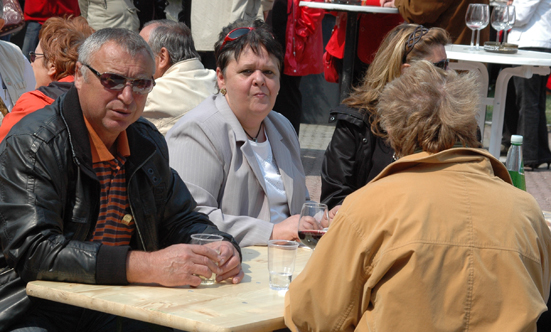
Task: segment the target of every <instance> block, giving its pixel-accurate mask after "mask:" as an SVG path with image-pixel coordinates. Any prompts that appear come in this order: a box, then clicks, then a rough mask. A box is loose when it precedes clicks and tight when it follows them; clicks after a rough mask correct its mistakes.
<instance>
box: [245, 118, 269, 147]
mask: <svg viewBox="0 0 551 332" xmlns="http://www.w3.org/2000/svg"><path fill="white" fill-rule="evenodd" d="M263 124H264V122H261V123H260V128H258V133H256V136H255V137H252V136H251V135H249V133H248V132H247V131H246V130H245V129H243V130H244V131H245V134H247V136H249V139H250V140H251V141H253V142H255V143H256V142H257V141H258V135H260V131H261V130H262V125H263Z"/></svg>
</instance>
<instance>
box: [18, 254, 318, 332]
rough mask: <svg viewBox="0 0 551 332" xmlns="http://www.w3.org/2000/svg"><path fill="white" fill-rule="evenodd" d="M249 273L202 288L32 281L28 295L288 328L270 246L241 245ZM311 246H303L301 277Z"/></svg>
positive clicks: (192, 326) (215, 324)
mask: <svg viewBox="0 0 551 332" xmlns="http://www.w3.org/2000/svg"><path fill="white" fill-rule="evenodd" d="M242 253H243V263H242V266H243V270H244V272H245V277H244V278H243V281H242V282H241V283H240V284H237V285H232V284H229V283H218V284H214V285H210V286H204V285H201V286H199V287H197V288H193V287H187V286H186V287H179V288H167V287H160V286H138V285H129V286H103V285H87V284H76V283H64V282H52V281H32V282H29V283H28V284H27V294H28V295H29V296H35V297H39V298H43V299H48V300H52V301H56V302H61V303H66V304H71V305H75V306H79V307H84V308H88V309H93V310H98V311H101V312H107V313H111V314H114V315H119V316H124V317H128V318H132V319H137V320H141V321H146V322H151V323H154V324H158V325H164V326H169V327H173V328H176V329H181V330H186V331H273V330H277V329H281V328H284V327H285V324H284V322H283V303H284V297H285V293H284V292H278V291H274V290H271V289H270V287H269V273H268V253H267V247H246V248H243V249H242ZM311 253H312V250H311V249H308V248H299V249H298V252H297V260H296V264H295V274H294V276H293V277H296V275H297V274H298V273H300V272H301V271H302V269H303V268H304V266H305V265H306V263H307V261H308V259H309V258H310V255H311Z"/></svg>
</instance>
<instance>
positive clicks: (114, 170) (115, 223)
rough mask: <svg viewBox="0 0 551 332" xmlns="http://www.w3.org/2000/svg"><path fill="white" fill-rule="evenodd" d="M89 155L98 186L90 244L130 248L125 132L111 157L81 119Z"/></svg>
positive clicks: (133, 227) (131, 221)
mask: <svg viewBox="0 0 551 332" xmlns="http://www.w3.org/2000/svg"><path fill="white" fill-rule="evenodd" d="M84 121H85V123H86V127H87V128H88V134H89V135H88V137H89V139H90V147H91V150H92V151H91V152H92V165H93V168H94V171H95V172H96V176H97V177H98V179H99V181H100V184H101V193H100V210H99V215H98V220H97V222H96V228H95V230H94V235H93V238H92V241H94V242H101V243H102V244H105V245H110V246H122V245H128V244H130V239H131V238H132V235H133V234H134V230H135V228H136V226H135V224H134V220H133V218H132V215H131V213H130V206H129V204H128V196H127V193H126V170H125V162H126V158H127V157H128V156H130V148H129V146H128V138H127V136H126V131H123V132H121V134H120V135H119V137H118V138H117V142H116V144H117V156H116V157H114V156H113V155H112V154H111V152H109V150H108V149H107V147H106V146H105V144H103V142H102V140H101V139H100V138H99V136H98V135H97V133H96V132H95V131H94V129H93V128H92V126H91V125H90V123H89V122H88V121H87V120H86V118H84Z"/></svg>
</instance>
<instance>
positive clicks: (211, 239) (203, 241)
mask: <svg viewBox="0 0 551 332" xmlns="http://www.w3.org/2000/svg"><path fill="white" fill-rule="evenodd" d="M222 240H224V238H223V237H222V236H221V235H215V234H206V233H200V234H192V235H191V244H199V245H203V246H205V245H206V246H209V247H210V248H212V249H214V250H216V251H217V252H220V250H219V249H218V248H219V247H220V243H218V244H217V242H221V241H222ZM199 277H200V278H201V285H214V284H215V283H216V273H214V272H213V273H212V275H211V276H210V278H207V277H203V276H199Z"/></svg>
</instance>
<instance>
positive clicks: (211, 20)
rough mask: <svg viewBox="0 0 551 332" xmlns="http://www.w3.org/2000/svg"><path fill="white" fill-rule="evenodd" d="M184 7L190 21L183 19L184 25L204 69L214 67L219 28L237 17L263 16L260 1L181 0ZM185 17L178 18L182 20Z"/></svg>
mask: <svg viewBox="0 0 551 332" xmlns="http://www.w3.org/2000/svg"><path fill="white" fill-rule="evenodd" d="M184 6H187V7H189V6H191V8H190V10H189V12H188V13H189V20H190V24H187V22H186V25H188V26H189V27H190V29H191V33H192V34H193V40H194V41H195V48H196V49H197V51H199V55H201V60H202V62H203V65H204V66H205V68H208V69H216V59H215V57H214V51H215V50H214V44H215V43H216V42H217V40H218V33H219V31H221V30H222V28H224V27H225V26H227V25H228V24H230V23H232V22H235V21H237V20H245V21H251V20H254V19H264V15H263V13H262V4H261V0H209V1H200V0H193V1H191V0H183V1H182V7H184ZM185 16H186V15H185V14H184V15H183V17H182V18H183V19H184V20H185V19H186V18H185ZM184 22H185V21H184Z"/></svg>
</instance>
